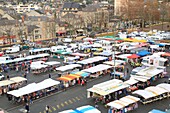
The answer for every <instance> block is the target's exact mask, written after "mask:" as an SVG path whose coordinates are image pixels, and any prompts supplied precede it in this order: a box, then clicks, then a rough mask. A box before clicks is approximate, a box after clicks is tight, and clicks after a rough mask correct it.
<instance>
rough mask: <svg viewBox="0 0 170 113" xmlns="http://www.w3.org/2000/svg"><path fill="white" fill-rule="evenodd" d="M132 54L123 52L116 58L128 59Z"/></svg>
mask: <svg viewBox="0 0 170 113" xmlns="http://www.w3.org/2000/svg"><path fill="white" fill-rule="evenodd" d="M131 55H132V54H121V55H117V56H116V59H118V60H124V61H126V62H127V61H128V56H131Z"/></svg>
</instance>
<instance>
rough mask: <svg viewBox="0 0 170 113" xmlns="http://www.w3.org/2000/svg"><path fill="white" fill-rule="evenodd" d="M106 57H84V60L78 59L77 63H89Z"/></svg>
mask: <svg viewBox="0 0 170 113" xmlns="http://www.w3.org/2000/svg"><path fill="white" fill-rule="evenodd" d="M106 59H107V57H103V56H96V57H93V58H88V59H85V60H82V61H78V62H77V63H78V64H91V63H94V62H99V61H102V60H106Z"/></svg>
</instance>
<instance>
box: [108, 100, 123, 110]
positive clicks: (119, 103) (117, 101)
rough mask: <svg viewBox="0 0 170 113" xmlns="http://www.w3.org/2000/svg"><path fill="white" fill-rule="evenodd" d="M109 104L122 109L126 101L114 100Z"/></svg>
mask: <svg viewBox="0 0 170 113" xmlns="http://www.w3.org/2000/svg"><path fill="white" fill-rule="evenodd" d="M107 105H108V106H110V107H113V108H116V109H122V108H124V107H125V103H123V102H122V101H120V100H115V101H113V102H109V103H108V104H107Z"/></svg>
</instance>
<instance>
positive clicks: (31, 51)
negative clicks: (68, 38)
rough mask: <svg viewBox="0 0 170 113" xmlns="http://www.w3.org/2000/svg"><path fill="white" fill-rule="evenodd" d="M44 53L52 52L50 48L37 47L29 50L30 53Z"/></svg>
mask: <svg viewBox="0 0 170 113" xmlns="http://www.w3.org/2000/svg"><path fill="white" fill-rule="evenodd" d="M42 53H50V48H35V49H30V50H29V54H30V55H38V54H42Z"/></svg>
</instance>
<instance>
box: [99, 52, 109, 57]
mask: <svg viewBox="0 0 170 113" xmlns="http://www.w3.org/2000/svg"><path fill="white" fill-rule="evenodd" d="M99 55H103V56H110V55H112V53H110V52H108V51H103V52H102V53H100V54H99Z"/></svg>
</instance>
